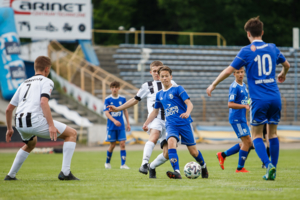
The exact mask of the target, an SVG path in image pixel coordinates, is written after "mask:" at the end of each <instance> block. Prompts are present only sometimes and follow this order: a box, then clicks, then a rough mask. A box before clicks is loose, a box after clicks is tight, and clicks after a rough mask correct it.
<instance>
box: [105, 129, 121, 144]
mask: <svg viewBox="0 0 300 200" xmlns="http://www.w3.org/2000/svg"><path fill="white" fill-rule="evenodd" d="M124 140H126V131H125V130H107V135H106V140H105V141H106V142H116V141H124Z"/></svg>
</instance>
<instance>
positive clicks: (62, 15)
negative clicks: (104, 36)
mask: <svg viewBox="0 0 300 200" xmlns="http://www.w3.org/2000/svg"><path fill="white" fill-rule="evenodd" d="M10 7H12V8H13V10H14V13H15V24H16V28H17V31H18V34H19V37H22V38H34V39H56V40H76V39H88V40H89V39H91V17H92V10H91V1H90V0H59V1H57V0H26V1H24V0H11V1H10Z"/></svg>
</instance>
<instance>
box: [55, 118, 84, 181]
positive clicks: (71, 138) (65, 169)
mask: <svg viewBox="0 0 300 200" xmlns="http://www.w3.org/2000/svg"><path fill="white" fill-rule="evenodd" d="M53 122H54V126H55V127H56V128H57V129H58V131H60V132H62V134H61V135H60V136H58V138H60V139H63V140H64V145H63V163H62V168H61V172H60V174H59V175H58V178H59V179H60V180H79V179H78V178H76V177H75V176H74V175H73V174H72V173H71V160H72V157H73V154H74V151H75V147H76V140H77V131H76V130H75V129H73V128H71V127H69V126H66V125H64V124H62V123H60V122H57V121H55V120H53ZM63 125H64V126H63ZM63 128H65V130H64V131H61V130H62V129H63Z"/></svg>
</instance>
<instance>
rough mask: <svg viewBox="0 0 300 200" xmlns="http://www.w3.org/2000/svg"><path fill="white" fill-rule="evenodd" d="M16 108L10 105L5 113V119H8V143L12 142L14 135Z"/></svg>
mask: <svg viewBox="0 0 300 200" xmlns="http://www.w3.org/2000/svg"><path fill="white" fill-rule="evenodd" d="M15 108H16V106H14V105H12V104H8V106H7V108H6V111H5V117H6V126H7V131H6V142H10V140H11V137H12V135H13V134H14V129H13V128H12V114H13V111H14V109H15Z"/></svg>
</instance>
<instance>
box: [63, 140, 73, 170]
mask: <svg viewBox="0 0 300 200" xmlns="http://www.w3.org/2000/svg"><path fill="white" fill-rule="evenodd" d="M75 147H76V142H64V147H63V163H62V168H61V171H62V172H63V173H64V175H65V176H68V175H69V174H70V167H71V160H72V156H73V153H74V150H75Z"/></svg>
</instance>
